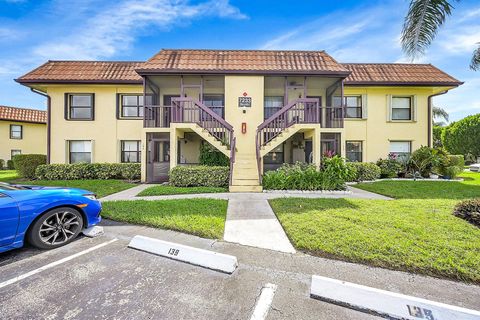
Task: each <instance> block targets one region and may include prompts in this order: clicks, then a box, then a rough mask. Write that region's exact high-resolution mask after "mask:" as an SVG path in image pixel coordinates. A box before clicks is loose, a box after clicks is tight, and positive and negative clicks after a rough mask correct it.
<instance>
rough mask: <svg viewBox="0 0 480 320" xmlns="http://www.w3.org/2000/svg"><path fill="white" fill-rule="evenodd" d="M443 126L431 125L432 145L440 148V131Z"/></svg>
mask: <svg viewBox="0 0 480 320" xmlns="http://www.w3.org/2000/svg"><path fill="white" fill-rule="evenodd" d="M443 129H444V127H440V126H433V130H432V131H433V147H435V148H442V147H443V144H442V132H443Z"/></svg>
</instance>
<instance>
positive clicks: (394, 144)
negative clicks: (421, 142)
mask: <svg viewBox="0 0 480 320" xmlns="http://www.w3.org/2000/svg"><path fill="white" fill-rule="evenodd" d="M411 150H412V142H411V141H390V153H391V154H394V155H396V156H397V157H398V158H404V157H408V156H409V155H410V152H411Z"/></svg>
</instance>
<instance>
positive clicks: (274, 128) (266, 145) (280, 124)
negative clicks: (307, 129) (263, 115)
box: [256, 98, 322, 183]
mask: <svg viewBox="0 0 480 320" xmlns="http://www.w3.org/2000/svg"><path fill="white" fill-rule="evenodd" d="M321 117H322V115H321V108H320V100H319V99H317V98H300V99H296V100H294V101H292V102H290V103H289V104H287V105H286V106H284V107H283V108H282V109H280V110H278V111H277V112H276V113H274V114H273V115H272V116H271V117H270V118H268V119H267V120H265V121H264V122H263V123H262V124H261V125H259V126H258V128H257V138H256V148H257V153H256V156H257V174H258V180H259V183H261V181H262V158H263V157H264V156H265V155H266V154H267V153H269V152H270V151H272V150H273V149H274V148H275V147H276V146H278V145H279V144H280V143H282V142H284V141H285V140H287V139H288V138H290V137H291V136H292V135H293V134H295V133H296V132H298V131H299V130H300V129H302V127H303V126H304V125H311V124H318V123H320V121H321Z"/></svg>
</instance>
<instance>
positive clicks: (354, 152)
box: [345, 141, 362, 162]
mask: <svg viewBox="0 0 480 320" xmlns="http://www.w3.org/2000/svg"><path fill="white" fill-rule="evenodd" d="M345 149H346V152H347V160H348V161H352V162H362V141H347V142H346V148H345Z"/></svg>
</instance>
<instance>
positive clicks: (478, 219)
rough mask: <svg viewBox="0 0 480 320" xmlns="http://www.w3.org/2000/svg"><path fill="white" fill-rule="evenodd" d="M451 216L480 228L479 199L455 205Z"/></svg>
mask: <svg viewBox="0 0 480 320" xmlns="http://www.w3.org/2000/svg"><path fill="white" fill-rule="evenodd" d="M453 214H454V215H455V216H456V217H459V218H462V219H464V220H466V221H468V222H470V223H471V224H474V225H476V226H477V227H480V199H469V200H465V201H462V202H459V203H457V205H456V206H455V208H454V209H453Z"/></svg>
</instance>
